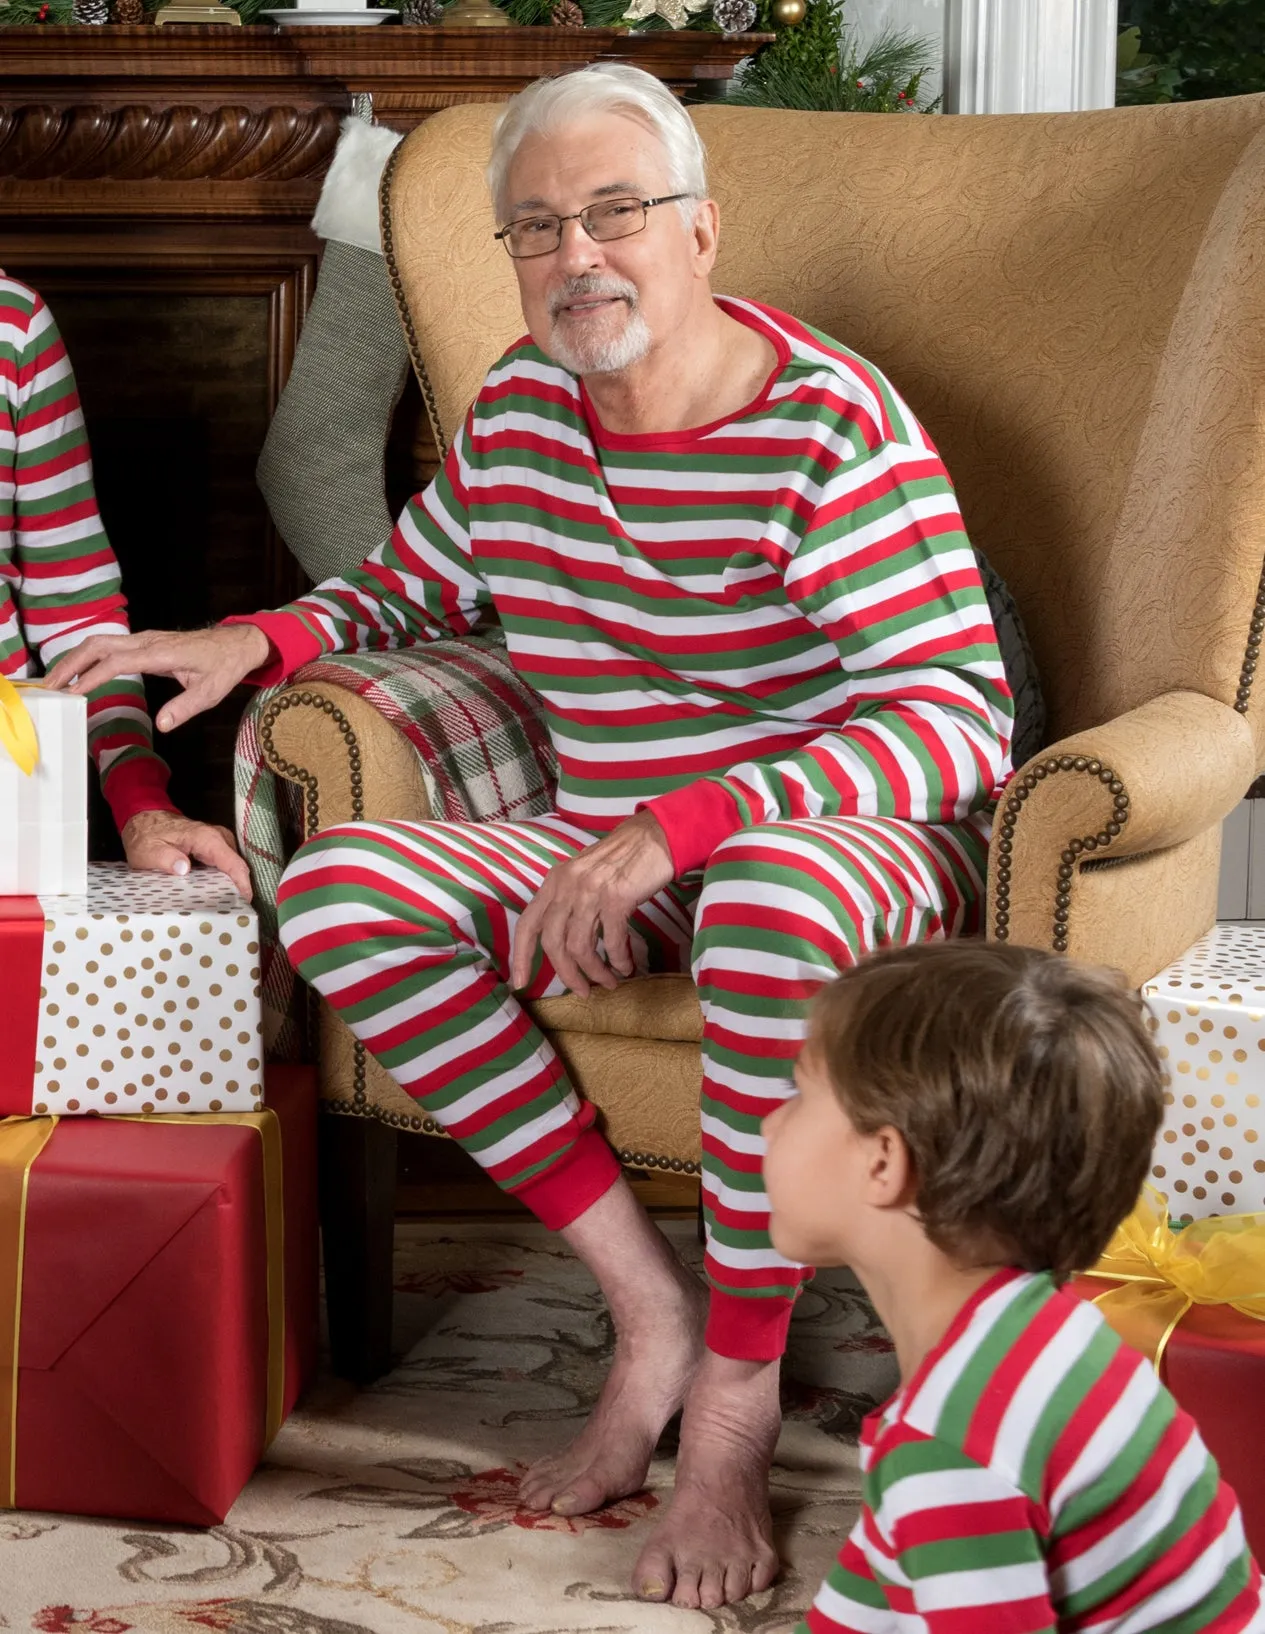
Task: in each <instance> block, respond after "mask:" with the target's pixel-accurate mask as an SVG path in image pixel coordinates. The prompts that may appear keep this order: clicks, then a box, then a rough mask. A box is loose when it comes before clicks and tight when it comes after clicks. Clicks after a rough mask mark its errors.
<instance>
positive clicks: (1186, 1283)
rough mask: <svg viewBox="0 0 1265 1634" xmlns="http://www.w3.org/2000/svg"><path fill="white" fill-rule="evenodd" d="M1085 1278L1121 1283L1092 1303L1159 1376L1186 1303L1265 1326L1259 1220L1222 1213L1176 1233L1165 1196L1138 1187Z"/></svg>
mask: <svg viewBox="0 0 1265 1634" xmlns="http://www.w3.org/2000/svg"><path fill="white" fill-rule="evenodd" d="M1085 1274H1086V1276H1091V1277H1098V1278H1110V1279H1111V1280H1112V1281H1113V1282H1117V1283H1119V1284H1120V1286H1119V1287H1116V1288H1108V1289H1107V1291H1106V1292H1105V1293H1101V1294H1099V1295H1098V1297H1097V1299H1095V1300H1094V1304H1095V1305H1097V1306H1099V1307H1100V1308H1101V1310H1102V1313H1103V1315H1104V1316H1105V1317H1106V1318H1107V1320H1108V1321H1109V1322H1110V1323H1111V1325H1112V1327H1113V1328H1114V1329H1115V1330H1116V1332H1117V1333H1118V1334H1119V1335H1120V1337H1121V1338H1122V1339H1123V1340H1124V1341H1125V1342H1126V1344H1130V1345H1132V1346H1133V1347H1134V1349H1135V1350H1140V1351H1142V1352H1143V1354H1144V1355H1146V1356H1149V1357H1150V1358H1151V1360H1152V1361H1153V1363H1154V1364H1155V1371H1156V1372H1157V1373H1158V1372H1159V1370H1160V1364H1161V1363H1162V1361H1163V1360H1164V1351H1165V1349H1166V1347H1167V1345H1168V1341H1169V1340H1170V1339H1171V1338H1172V1336H1173V1330H1174V1329H1175V1328H1176V1327H1177V1324H1178V1323H1179V1322H1180V1321H1181V1319H1182V1317H1184V1316H1185V1314H1186V1312H1187V1311H1188V1310H1189V1309H1190V1307H1191V1306H1192V1305H1230V1306H1232V1307H1233V1309H1234V1310H1236V1311H1240V1312H1242V1314H1243V1315H1244V1316H1250V1317H1254V1318H1255V1320H1256V1321H1258V1322H1265V1214H1228V1215H1222V1216H1219V1217H1216V1218H1213V1219H1210V1220H1196V1221H1194V1223H1193V1224H1191V1225H1188V1226H1184V1227H1183V1228H1182V1229H1181V1230H1179V1231H1174V1230H1173V1228H1172V1226H1170V1225H1169V1223H1168V1198H1167V1197H1165V1196H1164V1194H1163V1193H1162V1192H1159V1191H1157V1190H1156V1189H1155V1187H1154V1186H1144V1187H1143V1188H1142V1195H1141V1197H1140V1198H1139V1199H1138V1202H1137V1206H1136V1207H1135V1209H1134V1210H1133V1213H1132V1214H1130V1215H1129V1217H1128V1219H1126V1220H1124V1221H1123V1222H1122V1223H1121V1225H1120V1226H1119V1227H1118V1228H1117V1230H1116V1234H1115V1236H1114V1237H1113V1238H1112V1239H1111V1241H1110V1242H1109V1243H1108V1244H1107V1249H1106V1252H1105V1253H1104V1254H1103V1256H1102V1258H1101V1259H1100V1260H1099V1261H1098V1263H1097V1265H1095V1266H1094V1268H1093V1270H1092V1271H1087V1272H1086V1273H1085Z"/></svg>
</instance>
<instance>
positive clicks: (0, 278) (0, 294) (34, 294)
mask: <svg viewBox="0 0 1265 1634" xmlns="http://www.w3.org/2000/svg"><path fill="white" fill-rule="evenodd" d="M42 310H45V308H44V303H43V301H42V300H41V299H40V296H39V293H38V291H36V290H34V289H32V288H31V286H30V285H29V284H24V283H23V282H22V280H21V279H20V278H13V277H11V276H10V275H9V274H8V273H7V272H5V270H4V268H3V267H0V333H4V332H7V333H8V334H9V335H10V336H12V335H15V334H16V335H25V334H26V333H27V331H28V330H29V329H30V328H31V325H32V322H33V320H34V319H35V317H36V315H37V313H39V312H41V311H42Z"/></svg>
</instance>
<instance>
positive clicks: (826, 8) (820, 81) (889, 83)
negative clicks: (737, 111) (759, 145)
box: [726, 0, 939, 113]
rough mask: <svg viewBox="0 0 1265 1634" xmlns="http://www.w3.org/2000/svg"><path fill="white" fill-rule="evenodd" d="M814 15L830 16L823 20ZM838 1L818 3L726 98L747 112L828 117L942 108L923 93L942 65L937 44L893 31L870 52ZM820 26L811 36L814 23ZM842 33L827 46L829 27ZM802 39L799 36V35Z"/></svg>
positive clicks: (762, 54) (760, 55)
mask: <svg viewBox="0 0 1265 1634" xmlns="http://www.w3.org/2000/svg"><path fill="white" fill-rule="evenodd" d="M814 12H819V13H823V14H824V15H820V16H818V17H817V18H814V17H813V13H814ZM841 13H842V6H841V5H839V4H838V3H837V0H810V5H809V12H808V15H807V16H806V17H805V19H804V21H803V23H801V24H800V25H799V26H798V28H797V29H794V30H792V29H789V28H788V29H785V30H783V31H782V33H781V34H780V35H779V37H778V39H777V40H775V41H774V42H773V44H772V45H769V46H767V47H766V48H765V49H764V50H763V51H761V52H760V53H758V55H757V56H756V57H755V58H754V59H753V60H752V62H751V64H750V66H749V67H748V68H747V70H746V72H745V73H744V74H743V75H742V77H741V79H740V80H738V81H737V82H736V83H734V84H733V85H732V86H731V88H730V91H729V93H728V97H727V99H726V100H728V101H729V102H732V103H736V104H737V105H738V106H740V107H746V108H801V109H808V110H812V111H816V112H821V113H902V112H916V113H930V112H932V110H933V109H934V108H935V107H937V106H938V101H939V99H937V100H936V101H935V102H930V103H929V102H927V100H926V99H925V97H924V96H922V94H921V86H922V80H923V76H924V75H925V74H926V73H927V72H928V71H929V70H930V69H932V68H934V67H935V65H936V53H935V48H934V46H933V45H932V43H931V42H930V41H929V40H924V39H919V38H918V37H917V36H916V35H913V34H907V33H903V32H897V31H890V30H889V31H886V32H884V33H883V34H881V35H879V37H878V38H877V39H876V40H875V41H874V42H873V44H872V45H870V46H869V48H868V49H867V50H866V51H865V53H864V54H863V55H860V56H858V54H857V51H856V48H855V46H854V45H853V43H852V41H851V40H850V39H849V38H848V36H847V35H846V34H845V33H844V32H843V31H842V16H841ZM810 21H811V22H814V23H815V25H816V26H815V28H814V29H813V30H812V32H811V35H810V36H809V37H808V38H804V37H803V35H804V31H806V30H808V29H809V23H810ZM827 23H828V24H833V25H835V27H836V29H837V30H838V31H837V32H836V33H835V34H834V36H833V39H832V40H831V41H830V43H829V46H828V48H826V49H823V44H824V42H823V39H822V35H823V32H824V30H823V28H822V25H823V24H827ZM795 34H798V35H800V36H801V37H800V38H799V39H793V38H791V36H792V35H795Z"/></svg>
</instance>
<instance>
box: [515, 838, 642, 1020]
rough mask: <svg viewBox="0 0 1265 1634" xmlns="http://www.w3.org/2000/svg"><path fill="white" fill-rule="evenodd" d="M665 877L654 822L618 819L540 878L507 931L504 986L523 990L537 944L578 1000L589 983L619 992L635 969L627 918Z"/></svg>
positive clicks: (586, 995) (529, 976)
mask: <svg viewBox="0 0 1265 1634" xmlns="http://www.w3.org/2000/svg"><path fill="white" fill-rule="evenodd" d="M672 878H673V867H672V853H671V852H670V851H669V849H668V842H667V839H666V837H665V835H664V832H663V830H662V829H661V828H660V827H659V822H658V819H657V818H656V817H654V816H653V815H652V813H650V812H648V811H639V812H637V813H636V815H635V816H633V817H628V818H625V820H624V821H623V822H622V823H621V824H620V825H619V827H618V828H617V829H615V830H614V831H613V832H612V833H610V834H608V835H607V836H606V837H605V839H602V840H599V841H598V842H597V844H596V845H591V846H589V847H588V849H587V850H585V851H581V852H580V854H579V856H577V857H570V858H568V859H567V861H565V862H559V863H556V864H555V865H554V866H553V867H552V868H551V869H550V870H549V872H548V873H547V874H546V875H545V878H544V883H543V884H542V885H541V887H540V889H539V890H538V891H537V892H536V895H535V896H534V897H533V898H532V900H531V901H530V902H529V903H528V905H527V907H526V908H525V909H524V911H523V913H522V915H521V917H520V918H519V921H518V926H517V929H516V930H515V932H514V952H513V957H512V958H511V960H510V981H511V982H512V984H513V985H514V986H515V987H517V988H523V987H526V985H527V983H528V981H529V980H530V979H531V970H532V960H533V956H534V954H535V951H536V943H537V942H539V943H540V949H541V952H542V953H543V954H544V956H545V958H546V959H548V960H549V963H550V964H551V965H552V966H553V968H554V970H555V971H556V972H557V974H558V976H559V978H560V979H561V980H562V981H563V982H565V983H566V985H567V987H569V988H570V990H571V991H572V992H573V993H578V994H579V995H580V997H581V998H588V996H589V993H590V991H591V986H590V984H591V983H592V984H596V985H597V986H598V987H607V988H614V987H618V986H619V981H620V977H622V976H631V975H632V974H633V973H634V968H635V967H634V964H633V956H632V948H631V946H630V944H629V938H628V916H629V915H630V914H631V913H632V912H633V910H634V909H635V908H639V907H640V906H641V904H642V903H643V902H647V901H649V899H650V898H651V897H652V896H653V895H654V894H655V892H656V891H661V890H662V889H663V888H664V886H665V885H669V884H671V882H672ZM599 939H600V940H601V942H602V945H603V948H604V949H605V953H606V958H605V960H603V958H602V956H601V954H600V953H599V952H598V950H597V944H598V941H599Z"/></svg>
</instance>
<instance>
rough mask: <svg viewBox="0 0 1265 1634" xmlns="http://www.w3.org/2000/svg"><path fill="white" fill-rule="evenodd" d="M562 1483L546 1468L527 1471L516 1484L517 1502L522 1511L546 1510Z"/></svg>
mask: <svg viewBox="0 0 1265 1634" xmlns="http://www.w3.org/2000/svg"><path fill="white" fill-rule="evenodd" d="M561 1485H562V1482H561V1481H560V1479H559V1478H558V1476H557V1474H556V1473H555V1472H554V1471H553V1470H552V1469H550V1468H548V1467H547V1466H546V1467H545V1468H541V1467H540V1466H539V1465H537V1466H536V1467H534V1468H532V1469H529V1470H528V1471H527V1473H526V1475H524V1476H523V1478H522V1480H521V1481H520V1482H519V1484H518V1501H519V1503H520V1504H522V1506H523V1508H524V1509H537V1510H541V1509H548V1508H549V1506H550V1504H551V1503H552V1502H553V1500H554V1498H555V1497H556V1496H557V1493H558V1488H559V1487H560V1486H561Z"/></svg>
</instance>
